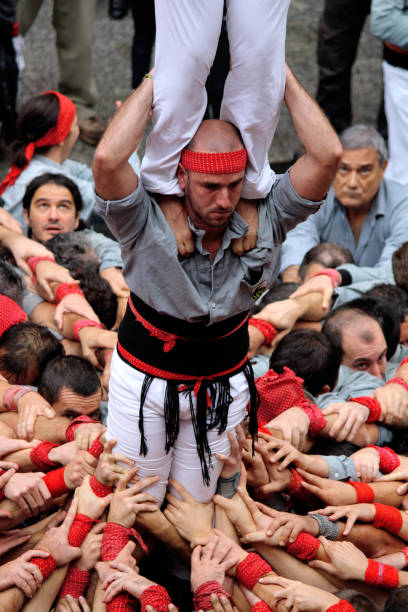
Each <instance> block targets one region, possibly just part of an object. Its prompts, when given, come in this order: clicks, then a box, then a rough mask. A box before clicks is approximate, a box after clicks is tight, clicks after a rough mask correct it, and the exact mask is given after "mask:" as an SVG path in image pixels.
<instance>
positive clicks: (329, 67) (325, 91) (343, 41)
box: [316, 0, 370, 132]
mask: <svg viewBox="0 0 408 612" xmlns="http://www.w3.org/2000/svg"><path fill="white" fill-rule="evenodd" d="M369 12H370V0H358V1H356V0H326V2H325V6H324V10H323V15H322V17H321V19H320V24H319V34H318V46H317V60H318V64H319V85H318V90H317V95H316V99H317V101H318V103H319V104H320V106H321V107H322V109H323V110H324V111H325V113H326V114H327V116H328V117H329V119H330V121H331V123H332V125H333V127H334V128H335V130H336V131H337V132H341V131H342V130H344V129H345V128H346V127H348V126H349V125H350V124H351V69H352V66H353V63H354V60H355V59H356V53H357V47H358V42H359V39H360V34H361V31H362V29H363V26H364V22H365V19H366V17H367V15H368V14H369Z"/></svg>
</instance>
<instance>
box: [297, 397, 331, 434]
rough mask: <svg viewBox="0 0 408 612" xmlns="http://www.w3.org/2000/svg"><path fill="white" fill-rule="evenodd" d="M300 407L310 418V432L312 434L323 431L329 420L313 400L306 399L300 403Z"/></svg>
mask: <svg viewBox="0 0 408 612" xmlns="http://www.w3.org/2000/svg"><path fill="white" fill-rule="evenodd" d="M299 408H301V409H302V410H303V412H304V413H305V414H306V415H307V417H308V419H309V422H310V423H309V433H310V434H312V435H316V434H318V433H320V432H321V431H322V429H324V428H325V427H326V425H327V421H326V419H325V417H324V415H323V413H322V411H321V410H319V408H318V407H317V406H316V405H315V404H312V402H309V400H307V399H305V400H304V401H303V402H302V403H301V404H300V405H299Z"/></svg>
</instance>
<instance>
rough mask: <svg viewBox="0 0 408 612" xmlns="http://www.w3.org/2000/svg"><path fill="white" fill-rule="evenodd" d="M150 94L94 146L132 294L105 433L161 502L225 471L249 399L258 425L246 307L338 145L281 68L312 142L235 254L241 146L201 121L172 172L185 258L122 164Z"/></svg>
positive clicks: (198, 492) (141, 94) (132, 101)
mask: <svg viewBox="0 0 408 612" xmlns="http://www.w3.org/2000/svg"><path fill="white" fill-rule="evenodd" d="M152 93H153V83H152V79H146V80H145V81H144V82H143V83H142V85H141V86H140V87H139V88H138V89H137V90H136V91H135V92H133V94H132V95H131V96H130V97H129V98H128V100H127V101H126V102H125V103H124V104H123V106H122V107H121V108H120V109H119V110H118V112H117V113H116V115H115V117H114V118H113V120H112V122H111V123H110V125H109V127H108V129H107V131H106V133H105V135H104V137H103V139H102V140H101V142H100V144H99V146H98V148H97V151H96V154H95V158H94V175H95V188H96V193H97V211H98V212H99V213H100V214H102V215H103V216H104V217H105V219H106V221H107V223H108V225H109V227H110V229H111V230H112V232H113V233H114V235H115V236H116V238H117V239H118V241H119V243H120V246H121V249H122V256H123V259H124V274H125V278H126V282H127V283H128V285H129V287H130V289H131V292H132V293H131V298H130V300H129V304H128V308H127V312H126V315H125V317H124V320H123V321H122V324H121V326H120V330H119V336H118V345H117V350H116V351H115V354H114V356H113V360H112V370H111V379H110V385H109V416H108V432H107V436H108V438H115V439H116V440H117V441H118V451H119V452H122V453H123V454H125V455H126V456H128V457H130V458H132V459H135V460H136V462H137V465H138V466H139V473H140V475H141V476H142V477H144V476H147V475H149V474H159V475H160V481H159V482H157V484H155V485H154V486H153V487H152V488H151V489H150V492H151V493H152V494H153V495H155V496H156V497H157V498H158V500H159V502H161V501H162V500H163V499H164V496H165V492H166V488H167V482H168V478H169V477H172V478H175V479H177V480H178V481H180V482H181V483H182V484H183V485H184V486H185V487H186V488H187V489H188V490H189V491H190V493H191V494H192V495H193V496H194V497H195V498H196V499H197V500H199V501H203V502H207V501H209V500H210V499H211V497H212V496H213V494H214V492H215V487H216V483H217V479H218V476H219V474H220V471H221V463H220V462H218V461H217V460H216V458H215V457H214V453H227V454H228V453H229V441H228V431H230V430H231V429H233V428H234V427H235V426H236V425H237V424H239V423H241V422H242V420H243V419H244V417H245V414H246V407H247V405H248V402H249V401H250V417H249V420H250V430H251V431H252V432H253V433H254V432H255V430H256V394H255V390H254V386H253V378H252V375H251V369H250V366H249V363H248V361H247V352H248V323H247V320H248V313H249V311H250V309H251V306H252V304H253V301H254V299H256V297H258V296H259V293H260V291H262V290H263V289H266V288H267V287H268V286H270V285H271V284H272V282H273V281H274V280H275V278H276V276H277V274H278V271H279V267H280V245H281V243H282V241H283V240H284V239H285V235H286V232H287V231H288V230H289V229H291V228H292V227H294V226H295V225H296V224H297V223H299V222H300V221H302V220H303V219H305V218H306V217H307V216H308V215H309V214H311V213H313V212H316V211H317V210H318V209H319V207H320V206H321V204H322V202H321V200H322V198H323V197H324V195H325V194H326V191H327V190H328V188H329V185H330V183H331V181H332V179H333V176H334V173H335V171H336V168H337V164H338V161H339V159H340V155H341V146H340V143H339V141H338V138H337V136H336V134H335V132H334V131H333V130H332V128H331V127H330V125H329V123H328V121H327V119H326V118H325V116H324V115H323V113H322V112H321V111H320V109H319V107H318V106H317V104H316V103H315V102H314V101H313V100H312V99H311V98H310V96H309V95H308V94H307V92H306V91H305V90H304V89H303V88H302V87H301V85H300V84H299V83H298V81H297V80H296V79H295V77H294V76H293V74H292V73H291V72H290V70H287V76H286V90H285V101H286V104H287V106H288V108H289V111H290V113H291V116H292V120H293V123H294V125H295V128H296V130H297V133H298V136H299V138H300V140H301V141H302V143H303V145H304V146H305V149H306V153H305V155H304V156H303V157H302V158H301V159H299V160H298V161H297V162H296V164H295V165H294V166H293V167H292V168H291V169H290V171H289V172H287V173H286V174H284V175H282V176H279V177H278V179H277V180H276V182H275V183H274V185H273V187H272V190H271V192H270V193H269V195H268V196H267V197H266V198H265V199H264V200H261V201H259V223H258V239H257V244H256V247H255V248H254V249H253V250H251V251H249V252H247V253H245V254H244V255H243V256H242V257H238V256H237V255H235V254H234V253H233V252H232V250H231V248H230V245H231V240H232V239H233V238H236V237H239V236H243V235H244V234H245V233H246V231H247V229H248V227H247V225H246V223H245V222H244V221H243V219H242V218H241V217H240V216H239V215H238V213H236V212H235V208H236V206H237V204H238V202H239V199H240V196H241V189H242V183H243V179H244V175H245V166H246V158H247V152H246V150H245V149H244V148H243V145H242V140H241V137H240V135H239V133H238V131H237V130H236V128H235V127H234V126H233V125H231V124H229V123H227V122H224V121H217V120H212V121H205V122H203V123H202V124H201V126H200V128H199V129H198V131H197V133H196V135H195V136H194V138H193V140H192V141H191V142H190V144H189V145H188V147H187V148H186V149H185V150H184V152H183V154H182V156H181V159H180V164H179V169H178V173H177V179H178V182H179V186H180V187H181V189H182V190H183V191H184V193H185V208H186V212H187V215H188V219H189V225H190V228H191V231H192V233H193V236H194V242H195V250H194V252H193V254H192V255H191V256H190V257H186V258H182V257H179V256H178V251H177V243H176V239H175V237H174V235H173V232H172V230H171V228H170V226H169V225H168V223H167V221H166V219H165V217H164V215H163V213H162V212H161V210H160V207H159V206H158V204H157V201H156V200H155V199H154V198H153V197H152V196H151V195H150V194H149V193H147V192H146V191H145V189H144V188H143V185H142V184H141V182H140V181H139V180H138V177H137V175H136V174H135V173H134V171H133V170H132V168H131V166H130V165H129V164H128V162H127V160H128V158H129V156H130V153H131V152H132V151H133V150H134V149H135V147H137V146H138V144H139V142H140V140H141V138H142V136H143V133H144V130H145V127H146V124H147V122H148V119H149V116H150V111H151V105H152ZM266 333H268V332H266ZM203 483H204V484H203ZM204 485H206V486H204Z"/></svg>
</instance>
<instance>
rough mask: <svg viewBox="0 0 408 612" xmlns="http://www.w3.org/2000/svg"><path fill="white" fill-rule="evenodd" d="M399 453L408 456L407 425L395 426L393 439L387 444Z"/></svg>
mask: <svg viewBox="0 0 408 612" xmlns="http://www.w3.org/2000/svg"><path fill="white" fill-rule="evenodd" d="M387 446H390V447H391V448H392V450H394V451H395V452H396V453H397V454H398V455H405V457H407V456H408V429H407V428H406V427H395V428H394V429H393V430H392V441H391V442H389V443H388V444H387Z"/></svg>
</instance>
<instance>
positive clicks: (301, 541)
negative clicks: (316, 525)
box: [286, 531, 320, 561]
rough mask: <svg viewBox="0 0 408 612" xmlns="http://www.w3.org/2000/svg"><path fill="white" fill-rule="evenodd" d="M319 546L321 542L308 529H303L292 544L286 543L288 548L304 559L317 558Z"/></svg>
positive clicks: (294, 554)
mask: <svg viewBox="0 0 408 612" xmlns="http://www.w3.org/2000/svg"><path fill="white" fill-rule="evenodd" d="M319 546H320V542H319V540H318V539H317V538H315V537H314V536H312V534H310V533H307V532H306V531H301V532H300V533H299V535H298V537H297V538H296V540H295V541H294V542H292V544H289V545H286V550H287V551H288V553H290V554H291V555H293V556H294V557H297V558H298V559H301V560H302V561H311V560H312V559H314V558H315V556H316V553H317V551H318V549H319Z"/></svg>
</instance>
